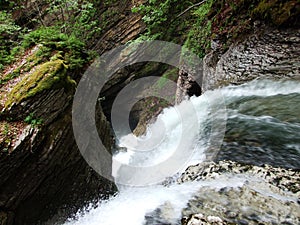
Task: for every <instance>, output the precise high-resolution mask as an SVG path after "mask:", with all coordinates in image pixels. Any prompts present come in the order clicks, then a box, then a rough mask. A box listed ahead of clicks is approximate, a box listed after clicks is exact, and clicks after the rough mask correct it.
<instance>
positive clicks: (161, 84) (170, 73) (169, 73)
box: [155, 68, 178, 89]
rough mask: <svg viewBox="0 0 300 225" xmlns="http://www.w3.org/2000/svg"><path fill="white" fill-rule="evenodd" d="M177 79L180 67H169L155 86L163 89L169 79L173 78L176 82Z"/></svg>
mask: <svg viewBox="0 0 300 225" xmlns="http://www.w3.org/2000/svg"><path fill="white" fill-rule="evenodd" d="M177 79H178V69H177V68H173V69H169V70H167V71H166V72H165V73H164V74H163V75H162V77H161V78H160V79H159V80H158V81H157V82H156V85H155V86H156V88H158V89H162V88H164V87H165V85H166V83H167V81H168V80H172V81H174V82H176V81H177Z"/></svg>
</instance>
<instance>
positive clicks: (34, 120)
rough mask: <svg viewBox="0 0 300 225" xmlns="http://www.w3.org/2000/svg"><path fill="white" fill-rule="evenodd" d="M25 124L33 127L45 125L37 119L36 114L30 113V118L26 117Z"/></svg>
mask: <svg viewBox="0 0 300 225" xmlns="http://www.w3.org/2000/svg"><path fill="white" fill-rule="evenodd" d="M24 122H25V123H28V124H30V125H31V126H32V127H36V126H38V125H41V124H43V119H40V118H36V117H35V116H34V113H30V114H29V115H28V116H26V118H25V119H24Z"/></svg>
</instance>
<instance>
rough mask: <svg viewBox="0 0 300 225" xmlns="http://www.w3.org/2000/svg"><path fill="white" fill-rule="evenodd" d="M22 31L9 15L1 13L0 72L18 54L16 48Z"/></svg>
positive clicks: (4, 12)
mask: <svg viewBox="0 0 300 225" xmlns="http://www.w3.org/2000/svg"><path fill="white" fill-rule="evenodd" d="M20 30H21V28H20V27H19V26H17V25H16V24H15V23H14V21H13V19H12V18H11V15H10V14H9V13H7V12H6V11H0V42H1V45H0V70H1V69H3V67H4V65H6V64H8V63H10V62H12V60H13V59H14V56H15V55H16V54H17V51H16V50H15V49H14V47H15V46H16V44H17V43H16V42H15V39H17V36H18V32H19V31H20Z"/></svg>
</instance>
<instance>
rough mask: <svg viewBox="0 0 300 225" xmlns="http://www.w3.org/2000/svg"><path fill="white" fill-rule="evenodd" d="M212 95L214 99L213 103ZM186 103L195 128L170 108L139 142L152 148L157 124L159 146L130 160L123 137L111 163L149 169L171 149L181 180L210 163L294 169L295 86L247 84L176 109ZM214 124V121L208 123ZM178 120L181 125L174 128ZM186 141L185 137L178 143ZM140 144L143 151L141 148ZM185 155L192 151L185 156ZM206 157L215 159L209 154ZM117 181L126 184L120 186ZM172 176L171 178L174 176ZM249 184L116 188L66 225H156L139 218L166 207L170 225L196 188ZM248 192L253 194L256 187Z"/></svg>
mask: <svg viewBox="0 0 300 225" xmlns="http://www.w3.org/2000/svg"><path fill="white" fill-rule="evenodd" d="M217 92H218V93H221V94H222V95H216V93H217ZM216 96H217V97H216ZM220 96H221V97H220ZM220 102H224V104H225V106H226V112H224V111H223V110H224V108H223V107H220V110H222V111H221V112H219V113H218V114H215V112H212V111H211V107H213V105H218V104H220ZM188 103H192V105H193V107H194V109H195V111H196V114H197V116H196V119H197V120H198V121H197V122H195V121H194V119H195V117H194V116H192V115H191V112H190V111H189V110H180V108H179V111H180V112H181V113H183V114H181V116H178V108H169V109H165V110H164V111H163V113H162V114H161V115H160V116H159V117H158V121H157V122H156V123H155V124H153V125H151V126H150V127H149V129H148V130H149V133H148V134H147V135H146V136H145V137H143V138H144V139H146V140H147V138H149V137H148V136H149V135H150V136H151V135H152V138H154V140H157V139H156V138H159V137H160V135H158V137H155V133H156V132H157V133H159V131H160V130H161V127H160V126H161V125H162V124H164V129H165V130H164V132H165V133H164V136H163V138H162V139H159V140H160V142H159V144H158V145H156V147H155V148H154V149H152V150H151V151H148V152H136V151H133V150H132V149H130V148H129V147H128V146H131V147H132V148H134V147H136V145H137V143H135V139H134V138H133V137H132V136H131V135H127V136H124V137H122V138H121V139H120V140H119V142H120V143H119V145H120V146H123V147H124V146H125V147H127V152H119V153H118V154H117V155H115V156H114V160H117V161H121V162H122V163H124V164H126V165H132V166H137V167H147V166H152V165H156V164H159V163H163V162H164V161H165V160H167V159H168V157H170V156H171V155H172V154H174V151H175V150H174V149H176V148H178V146H180V148H181V149H182V148H183V151H182V152H183V153H184V152H185V153H187V154H190V155H189V157H188V161H187V162H186V163H181V161H176V162H179V163H178V170H177V171H175V172H182V171H183V170H184V169H185V168H186V167H187V166H189V165H192V164H194V163H197V162H198V163H199V162H201V161H204V160H207V161H209V160H212V159H213V160H223V159H229V160H233V161H238V162H244V163H248V164H255V165H261V164H264V163H267V164H270V165H272V166H281V167H286V168H297V169H299V168H300V136H299V133H300V114H299V112H300V82H299V81H271V80H255V81H252V82H250V83H247V84H244V85H240V86H230V87H225V88H222V89H221V90H217V91H211V92H206V93H205V95H203V96H200V97H192V98H191V99H190V100H189V101H186V102H183V103H182V104H181V106H179V107H182V108H187V106H186V105H185V104H188ZM218 116H221V117H222V118H216V117H218ZM183 119H184V120H186V122H182V120H183ZM220 119H226V132H225V136H224V133H223V134H220V135H219V136H218V134H216V133H215V132H216V131H217V130H218V129H214V128H213V126H214V123H216V121H219V120H220ZM220 121H221V120H220ZM221 127H222V126H221ZM217 128H218V127H217ZM186 131H187V133H185V132H186ZM220 132H222V130H220ZM159 134H160V133H159ZM187 134H188V135H189V137H185V136H184V135H187ZM153 135H154V137H153ZM212 136H214V137H215V136H218V138H220V137H223V136H224V141H223V143H222V145H220V146H217V145H216V146H214V143H213V141H214V139H213V138H212ZM182 137H184V138H182ZM149 140H151V138H150V139H149ZM222 140H223V138H222ZM179 142H180V143H179ZM182 142H184V143H183V144H182ZM148 144H149V143H148ZM148 144H147V145H145V146H144V147H145V148H147V147H149V146H148ZM152 144H153V143H152ZM190 149H192V150H193V151H189V150H190ZM211 151H215V152H213V154H212V152H211ZM212 157H213V158H212ZM175 164H176V163H175ZM160 168H167V167H160ZM167 169H168V168H167ZM113 170H114V171H113V172H114V176H115V177H116V180H117V181H119V183H124V182H123V181H124V180H122V179H130V177H129V176H128V173H124V174H123V173H122V171H121V170H122V167H117V168H114V169H113ZM136 174H137V175H136V177H135V178H134V179H133V182H136V181H137V180H138V181H140V180H141V179H147V177H146V174H139V172H138V171H137V173H136ZM124 175H127V177H126V176H125V178H124ZM152 175H153V174H151V176H152ZM174 176H177V175H175V174H174ZM162 178H163V177H162ZM135 179H136V180H135ZM158 179H160V177H158ZM249 180H251V177H248V176H229V175H228V176H225V175H224V176H221V177H220V178H219V179H217V180H213V181H197V182H190V183H184V184H180V185H179V184H176V183H172V184H171V185H169V186H168V187H166V186H164V185H157V184H156V185H148V186H144V187H128V186H122V185H120V188H119V193H118V194H117V195H116V196H115V197H112V198H111V199H109V200H107V201H103V202H100V203H99V204H98V206H97V207H96V208H91V209H89V210H86V211H85V212H84V213H78V214H77V215H76V216H75V217H76V219H74V220H73V219H72V220H70V221H69V222H67V223H66V225H71V224H78V225H79V224H80V225H96V224H97V225H100V224H101V225H117V224H125V225H127V224H128V225H129V224H130V225H141V224H157V223H151V222H149V220H148V222H146V220H147V217H148V216H147V215H149V213H151V212H153V211H154V210H155V209H156V208H157V207H159V206H161V205H163V204H166V203H168V202H170V203H172V207H171V210H169V211H168V214H169V215H167V217H169V221H170V224H171V223H172V224H178V223H179V222H178V221H179V219H180V218H181V211H182V209H183V208H185V207H186V204H187V202H188V200H189V199H191V198H192V196H193V194H194V193H195V192H197V191H198V190H199V189H201V187H202V188H203V187H206V188H207V187H208V188H210V189H221V188H224V187H233V188H237V187H240V186H243V185H247V183H249ZM151 182H152V180H151ZM146 183H147V182H146ZM251 188H257V189H259V185H257V186H253V187H251ZM260 188H261V187H260ZM268 195H269V196H270V194H268ZM272 196H273V197H274V196H276V197H274V198H276V199H277V200H278V199H279V200H281V201H285V200H286V199H287V198H288V197H287V196H286V195H284V196H283V195H282V196H280V195H278V194H276V195H275V194H274V195H272ZM291 199H292V198H291ZM291 199H289V200H291ZM294 200H295V199H292V201H294ZM295 201H297V199H296V200H295ZM249 207H250V208H251V206H249ZM148 219H149V218H148ZM153 221H155V220H153Z"/></svg>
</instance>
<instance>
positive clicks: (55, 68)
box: [5, 56, 75, 109]
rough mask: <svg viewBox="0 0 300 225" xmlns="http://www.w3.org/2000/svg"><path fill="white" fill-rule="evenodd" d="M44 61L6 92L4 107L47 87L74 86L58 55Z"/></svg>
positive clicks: (65, 66)
mask: <svg viewBox="0 0 300 225" xmlns="http://www.w3.org/2000/svg"><path fill="white" fill-rule="evenodd" d="M52 59H53V60H51V61H49V62H46V63H44V64H42V65H40V66H39V67H37V68H35V69H36V70H35V71H34V72H32V73H29V74H28V75H27V76H26V77H24V78H23V79H22V80H21V81H20V82H19V83H18V84H17V85H16V86H15V87H14V88H13V89H12V90H11V91H10V93H9V94H8V96H7V100H6V102H5V109H9V108H10V107H11V106H13V105H14V104H18V103H20V102H22V101H24V100H26V99H28V98H30V97H33V96H35V95H36V94H38V93H40V92H42V91H44V90H49V89H57V88H62V87H63V88H66V89H70V88H72V87H74V86H75V81H74V80H72V79H71V78H70V77H69V76H68V75H67V69H68V67H67V65H65V64H64V61H63V60H62V59H59V56H57V57H53V58H52Z"/></svg>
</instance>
